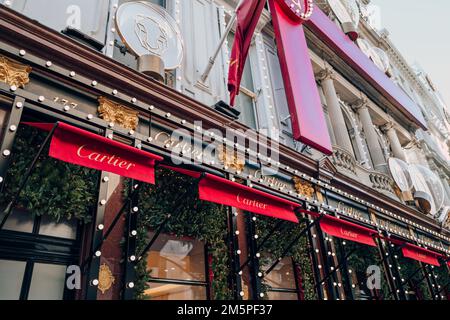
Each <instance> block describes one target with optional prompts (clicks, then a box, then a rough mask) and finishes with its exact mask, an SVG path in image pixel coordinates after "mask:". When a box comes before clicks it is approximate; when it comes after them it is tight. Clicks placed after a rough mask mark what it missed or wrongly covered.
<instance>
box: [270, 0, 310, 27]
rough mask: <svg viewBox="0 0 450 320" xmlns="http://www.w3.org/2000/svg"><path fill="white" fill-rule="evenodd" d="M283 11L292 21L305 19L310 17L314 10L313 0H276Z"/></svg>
mask: <svg viewBox="0 0 450 320" xmlns="http://www.w3.org/2000/svg"><path fill="white" fill-rule="evenodd" d="M276 1H277V2H278V4H279V5H280V6H281V7H282V8H283V11H284V12H285V13H286V14H287V15H288V16H289V17H290V18H291V19H292V20H294V21H298V22H301V21H305V20H308V19H309V18H311V15H312V13H313V10H314V3H313V0H276Z"/></svg>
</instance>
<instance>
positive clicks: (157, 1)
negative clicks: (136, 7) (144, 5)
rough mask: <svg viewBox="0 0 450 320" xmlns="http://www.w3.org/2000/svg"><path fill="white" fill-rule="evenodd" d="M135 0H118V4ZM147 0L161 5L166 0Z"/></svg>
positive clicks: (164, 3)
mask: <svg viewBox="0 0 450 320" xmlns="http://www.w3.org/2000/svg"><path fill="white" fill-rule="evenodd" d="M134 1H136V0H119V4H122V3H126V2H134ZM147 1H148V2H151V3H155V4H159V5H160V6H161V7H165V6H166V0H147Z"/></svg>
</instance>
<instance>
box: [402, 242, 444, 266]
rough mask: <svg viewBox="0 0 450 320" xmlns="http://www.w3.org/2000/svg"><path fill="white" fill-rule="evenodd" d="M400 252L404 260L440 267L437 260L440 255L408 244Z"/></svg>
mask: <svg viewBox="0 0 450 320" xmlns="http://www.w3.org/2000/svg"><path fill="white" fill-rule="evenodd" d="M402 252H403V255H404V256H405V257H406V258H410V259H413V260H416V261H420V262H423V263H426V264H431V265H433V266H437V267H439V266H440V265H441V264H440V263H439V260H438V258H439V257H440V256H442V255H441V254H439V253H437V252H433V251H430V250H427V249H425V248H421V247H418V246H416V245H413V244H410V243H407V244H406V245H405V246H404V247H403V248H402Z"/></svg>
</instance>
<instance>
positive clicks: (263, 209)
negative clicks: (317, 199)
mask: <svg viewBox="0 0 450 320" xmlns="http://www.w3.org/2000/svg"><path fill="white" fill-rule="evenodd" d="M163 167H165V168H168V169H171V170H174V171H177V172H179V173H182V174H185V175H189V176H191V177H195V178H200V177H201V179H200V181H199V183H198V193H199V198H200V199H201V200H204V201H210V202H214V203H218V204H222V205H226V206H230V207H235V208H238V209H241V210H244V211H249V212H253V213H257V214H262V215H265V216H269V217H273V218H277V219H282V220H287V221H291V222H295V223H298V218H297V216H296V215H295V212H294V211H295V210H296V208H299V207H300V204H298V203H295V202H292V201H289V200H286V199H283V198H280V197H277V196H274V195H272V194H269V193H267V192H263V191H260V190H256V189H254V188H250V187H248V186H244V185H242V184H240V183H237V182H233V181H230V180H227V179H225V178H221V177H218V176H215V175H213V174H209V173H200V172H197V171H191V170H186V169H182V168H174V167H169V166H163Z"/></svg>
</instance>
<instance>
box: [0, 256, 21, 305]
mask: <svg viewBox="0 0 450 320" xmlns="http://www.w3.org/2000/svg"><path fill="white" fill-rule="evenodd" d="M25 266H26V262H24V261H11V260H0V300H18V299H19V297H20V290H21V288H22V280H23V273H24V272H25Z"/></svg>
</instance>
